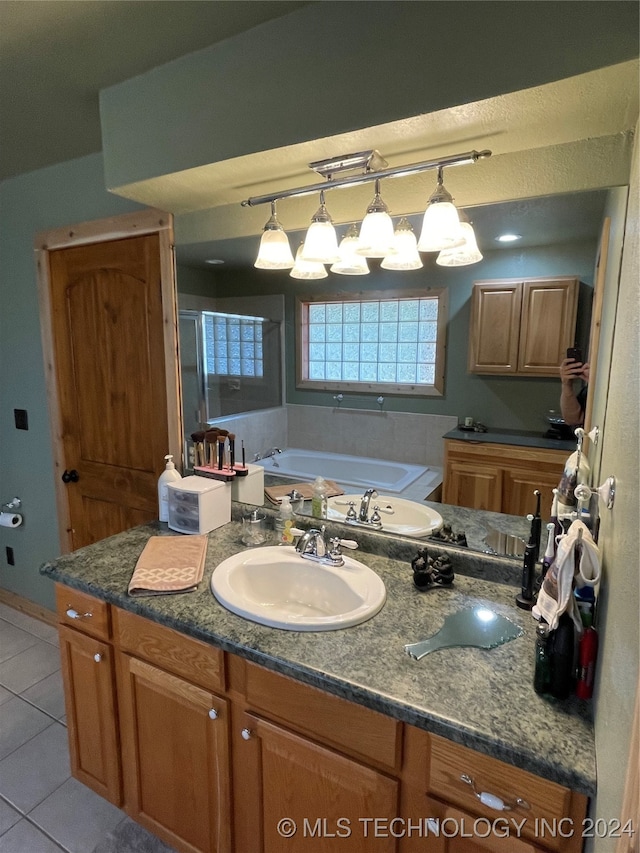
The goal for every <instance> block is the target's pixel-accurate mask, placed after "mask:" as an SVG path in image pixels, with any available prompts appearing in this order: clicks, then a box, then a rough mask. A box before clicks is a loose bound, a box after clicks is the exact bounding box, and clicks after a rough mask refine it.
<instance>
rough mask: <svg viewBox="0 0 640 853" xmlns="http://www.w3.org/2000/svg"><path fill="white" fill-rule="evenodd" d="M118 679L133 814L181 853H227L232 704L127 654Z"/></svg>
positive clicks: (127, 785) (126, 781) (126, 787)
mask: <svg viewBox="0 0 640 853" xmlns="http://www.w3.org/2000/svg"><path fill="white" fill-rule="evenodd" d="M119 676H120V677H119V680H118V687H119V700H120V701H119V704H120V721H121V734H122V748H123V749H122V758H123V771H124V790H125V804H126V809H127V812H128V813H129V814H130V815H131V816H132V817H133V818H134V819H135V820H137V821H138V822H139V823H141V824H142V825H143V826H145V827H146V828H147V829H149V830H150V831H151V832H154V833H155V834H156V835H158V836H159V837H160V838H161V839H162V840H163V841H166V842H167V843H168V844H171V845H172V846H174V847H177V848H178V849H179V850H184V851H188V853H200V852H201V851H202V853H204V852H205V851H206V853H226V852H227V851H229V850H230V849H231V777H230V770H229V712H228V702H227V701H226V699H223V698H221V697H220V696H217V695H215V694H214V693H212V692H211V691H209V690H203V689H202V688H201V687H197V686H196V685H193V684H190V683H189V682H188V681H185V680H184V679H182V678H179V677H177V676H175V675H172V674H171V673H168V672H165V671H164V670H162V669H159V668H158V667H156V666H153V665H152V664H149V663H146V662H145V661H142V660H138V659H137V658H134V657H131V656H130V655H127V654H123V655H121V656H120V671H119Z"/></svg>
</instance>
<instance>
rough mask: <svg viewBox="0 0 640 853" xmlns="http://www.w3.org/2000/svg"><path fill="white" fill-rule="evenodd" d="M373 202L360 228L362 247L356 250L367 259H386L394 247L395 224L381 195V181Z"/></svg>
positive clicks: (378, 182) (377, 182)
mask: <svg viewBox="0 0 640 853" xmlns="http://www.w3.org/2000/svg"><path fill="white" fill-rule="evenodd" d="M375 186H376V191H375V195H374V196H373V201H372V202H371V204H370V205H369V207H368V208H367V213H366V216H365V217H364V219H363V220H362V225H361V226H360V238H359V242H360V245H359V246H358V248H357V249H356V251H357V252H358V254H359V255H363V256H364V257H365V258H384V257H385V255H388V254H389V252H390V251H391V249H392V247H393V222H392V221H391V217H390V216H389V208H388V207H387V205H386V204H385V203H384V201H383V200H382V196H381V195H380V181H376V184H375Z"/></svg>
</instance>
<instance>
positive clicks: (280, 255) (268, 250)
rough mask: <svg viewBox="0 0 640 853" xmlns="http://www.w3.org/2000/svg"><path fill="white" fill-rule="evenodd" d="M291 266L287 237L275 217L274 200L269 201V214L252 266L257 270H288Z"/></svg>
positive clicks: (291, 257) (291, 259)
mask: <svg viewBox="0 0 640 853" xmlns="http://www.w3.org/2000/svg"><path fill="white" fill-rule="evenodd" d="M292 266H293V255H292V254H291V247H290V246H289V238H288V237H287V235H286V233H285V230H284V228H283V227H282V225H280V223H279V222H278V220H277V218H276V205H275V202H272V203H271V216H270V217H269V219H268V220H267V222H266V224H265V226H264V228H263V230H262V238H261V240H260V248H259V250H258V257H257V258H256V262H255V264H254V267H257V268H258V269H259V270H288V269H291V267H292Z"/></svg>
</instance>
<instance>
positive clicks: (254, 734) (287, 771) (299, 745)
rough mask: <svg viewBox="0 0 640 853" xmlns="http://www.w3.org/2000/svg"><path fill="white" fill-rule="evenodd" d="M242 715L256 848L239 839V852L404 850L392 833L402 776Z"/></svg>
mask: <svg viewBox="0 0 640 853" xmlns="http://www.w3.org/2000/svg"><path fill="white" fill-rule="evenodd" d="M243 718H244V732H245V737H246V740H244V741H239V742H238V744H237V748H236V749H237V759H238V763H240V762H241V763H242V765H243V767H244V770H243V773H246V774H247V780H249V779H250V780H251V782H250V787H249V786H248V785H247V787H246V788H245V787H244V785H243V791H244V796H243V799H246V802H245V803H244V805H243V813H244V814H246V815H247V816H248V817H249V822H253V823H252V824H250V825H249V826H248V827H247V832H248V837H247V839H246V844H247V845H250V846H246V845H245V844H244V843H243V839H242V838H238V839H237V841H236V844H237V849H238V850H249V849H250V850H251V851H252V853H283V851H285V850H286V851H289V850H290V851H291V853H300V851H306V850H309V851H311V850H322V851H323V853H332V851H335V853H395V851H397V850H398V838H397V837H394V835H393V833H392V832H390V831H389V826H390V823H391V821H392V819H393V818H395V817H397V815H398V809H399V782H398V781H397V779H393V778H391V777H389V776H387V775H386V774H384V773H381V772H380V771H378V770H375V769H373V768H371V767H368V766H366V765H365V764H362V763H360V762H359V761H355V760H354V759H352V758H349V757H347V756H346V755H342V754H341V753H338V752H334V751H333V750H331V749H328V748H327V747H325V746H322V745H320V744H318V743H315V742H314V741H311V740H308V739H307V738H305V737H301V736H300V735H297V734H294V733H293V732H290V731H288V730H287V729H285V728H282V727H280V726H278V725H275V724H273V723H270V722H267V721H266V720H263V719H261V718H258V717H255V716H253V715H248V714H245V715H243ZM238 781H240V780H238ZM374 818H378V820H379V823H378V824H377V827H378V829H377V830H376V826H375V825H374V823H373V819H374ZM385 828H386V830H385ZM396 835H397V833H396Z"/></svg>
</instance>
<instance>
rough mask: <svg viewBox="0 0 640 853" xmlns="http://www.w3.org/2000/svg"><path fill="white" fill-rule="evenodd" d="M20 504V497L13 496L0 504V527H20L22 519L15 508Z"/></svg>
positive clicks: (18, 507)
mask: <svg viewBox="0 0 640 853" xmlns="http://www.w3.org/2000/svg"><path fill="white" fill-rule="evenodd" d="M21 506H22V501H21V500H20V498H13V500H10V501H7V502H6V503H3V504H2V505H0V527H20V525H21V524H22V522H23V520H24V519H23V518H22V515H21V514H20V513H19V512H17V510H18V509H20V507H21Z"/></svg>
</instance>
